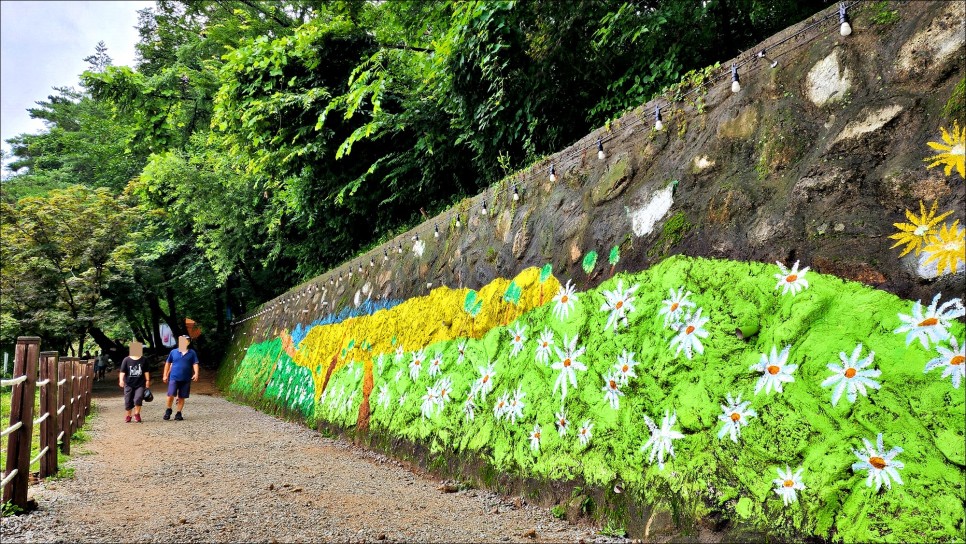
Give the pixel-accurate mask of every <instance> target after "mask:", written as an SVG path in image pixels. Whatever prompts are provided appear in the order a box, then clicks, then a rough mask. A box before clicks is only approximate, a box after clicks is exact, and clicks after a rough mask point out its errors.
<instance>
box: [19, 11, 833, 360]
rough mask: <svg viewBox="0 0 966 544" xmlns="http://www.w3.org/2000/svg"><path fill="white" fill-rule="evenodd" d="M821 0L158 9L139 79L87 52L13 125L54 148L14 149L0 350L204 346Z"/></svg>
mask: <svg viewBox="0 0 966 544" xmlns="http://www.w3.org/2000/svg"><path fill="white" fill-rule="evenodd" d="M823 4H824V2H819V1H818V0H811V1H798V0H767V1H765V0H709V1H707V2H693V1H692V0H660V1H658V0H636V1H630V0H628V1H618V0H574V1H572V2H559V1H556V0H532V1H528V2H518V1H514V0H503V1H484V0H471V1H466V2H458V3H456V2H450V1H448V0H400V1H393V2H371V1H365V0H330V1H324V0H304V1H283V2H275V1H267V0H225V1H218V2H184V1H172V0H161V1H158V2H156V4H155V6H154V7H152V8H149V9H145V10H142V11H140V12H139V22H138V32H139V37H140V38H139V42H138V43H137V44H136V49H137V55H138V58H137V62H136V63H135V65H134V66H114V65H113V64H112V61H111V58H110V55H109V49H108V47H107V46H106V45H105V44H104V43H103V42H102V43H99V44H98V46H97V47H96V48H95V51H94V53H93V54H91V55H90V56H88V57H86V58H85V60H86V61H87V62H88V64H89V69H88V70H87V71H86V72H84V73H83V74H82V75H81V77H80V82H79V83H80V87H79V88H74V87H61V88H57V89H55V91H56V94H53V95H51V96H50V97H48V98H47V100H46V101H39V102H37V107H35V108H32V109H30V110H29V112H30V115H31V116H33V117H35V118H39V119H42V120H44V121H45V124H46V127H47V130H46V131H44V132H43V133H41V134H36V135H31V134H22V135H19V136H16V137H15V138H13V139H11V140H10V143H11V145H12V152H13V155H14V160H13V161H12V162H11V163H10V166H9V168H10V170H11V171H12V175H11V176H10V177H9V179H8V180H6V181H5V182H4V183H3V185H2V200H3V206H4V220H3V228H4V231H3V236H4V249H3V252H4V254H3V257H4V259H3V263H2V266H3V272H4V274H3V276H4V280H3V283H2V286H3V294H4V297H3V301H2V302H0V315H2V321H0V325H2V326H0V337H2V338H0V340H2V341H3V342H10V341H11V340H12V338H13V335H15V334H26V333H31V334H41V335H44V336H50V337H53V338H56V339H57V341H58V342H62V343H64V344H65V345H68V344H71V343H73V344H76V343H77V342H78V341H79V340H80V341H82V339H83V338H85V337H86V336H87V335H91V337H92V338H93V339H94V340H95V341H97V342H98V343H99V344H101V346H102V348H106V346H107V345H108V344H109V343H110V342H111V341H112V340H113V339H125V338H137V339H139V340H142V341H145V342H147V343H148V344H150V345H153V346H156V345H157V341H158V340H157V333H156V331H157V328H158V324H159V323H160V322H162V321H164V322H167V323H168V324H169V325H170V326H172V328H174V329H175V330H176V331H179V332H180V331H181V330H182V329H183V327H184V324H183V319H184V317H185V316H186V315H188V316H190V317H192V318H193V319H194V320H195V321H198V322H199V323H201V324H202V328H203V329H204V330H206V331H208V334H207V338H209V339H210V340H214V342H213V344H217V343H218V342H220V341H224V340H225V339H226V338H227V335H228V334H229V331H228V326H227V320H228V319H230V316H231V315H234V314H239V313H242V312H245V311H246V310H248V309H249V308H251V307H252V306H254V305H256V304H258V303H260V302H262V301H264V300H266V299H268V298H270V297H273V296H275V295H277V294H279V293H280V292H282V291H284V290H286V289H287V288H288V287H289V286H291V285H294V284H296V283H298V282H300V281H302V280H304V279H306V278H308V277H312V276H314V275H317V274H319V273H321V272H323V271H325V270H327V269H329V268H331V267H332V266H334V265H337V264H339V263H340V262H343V261H344V260H346V259H348V258H350V257H352V256H353V255H355V254H357V253H358V252H360V251H362V250H365V249H367V248H369V247H372V246H373V245H375V244H378V243H379V242H380V241H382V240H385V239H387V238H389V237H391V236H393V235H395V234H397V233H399V232H402V231H403V230H405V229H407V228H409V227H410V226H412V225H413V224H414V223H416V222H417V221H419V220H420V219H421V217H422V215H423V214H425V213H433V212H437V211H439V210H442V209H444V208H445V207H447V206H450V205H452V204H453V203H455V202H457V201H459V200H460V199H462V198H465V197H466V196H468V195H472V194H475V193H477V192H479V191H480V190H481V189H483V188H485V187H487V186H488V185H490V184H491V183H493V182H494V181H496V180H498V179H500V178H501V177H503V176H505V175H506V174H507V173H509V172H511V171H514V170H516V169H519V168H521V167H523V166H525V165H527V164H529V163H532V162H534V161H536V160H538V159H539V158H540V157H542V156H545V155H547V154H549V153H553V152H555V151H557V150H559V149H562V148H563V147H565V146H567V145H569V144H570V143H571V142H573V141H575V140H577V139H578V138H580V137H581V136H583V135H584V134H586V133H587V132H589V131H590V130H592V129H594V128H595V127H597V126H600V125H602V124H604V123H605V122H607V121H608V120H609V119H612V118H614V117H616V116H618V115H620V114H621V113H622V112H624V111H625V110H627V109H629V108H633V107H635V106H638V105H640V104H641V103H643V102H645V101H646V100H648V99H649V98H651V97H653V96H654V95H656V94H658V93H660V92H661V91H662V89H665V88H667V87H668V86H670V85H672V84H674V83H675V82H677V81H678V80H679V79H680V78H681V77H682V75H684V74H685V73H687V72H688V71H691V70H695V69H700V68H702V67H704V66H707V65H709V64H712V63H714V62H716V61H720V60H721V59H723V58H728V57H730V56H732V55H734V54H736V53H738V52H740V51H741V50H742V49H743V48H745V47H748V46H750V45H752V44H754V43H755V42H757V41H759V40H761V39H763V38H764V37H766V36H768V35H770V34H771V33H773V32H775V31H777V30H779V29H781V28H783V27H785V26H787V25H789V24H792V23H794V22H796V21H798V20H800V19H802V18H804V17H806V16H808V15H810V14H811V13H814V12H815V11H817V10H818V9H821V8H822V7H824V6H823ZM8 244H9V245H8ZM31 270H36V271H39V272H40V273H38V274H31V273H29V271H31ZM179 322H180V324H179Z"/></svg>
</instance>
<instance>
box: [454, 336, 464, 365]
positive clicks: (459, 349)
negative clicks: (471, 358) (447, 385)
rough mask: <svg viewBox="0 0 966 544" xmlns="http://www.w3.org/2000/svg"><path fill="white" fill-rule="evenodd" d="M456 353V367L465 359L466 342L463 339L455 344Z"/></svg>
mask: <svg viewBox="0 0 966 544" xmlns="http://www.w3.org/2000/svg"><path fill="white" fill-rule="evenodd" d="M456 351H457V353H458V354H459V355H457V357H456V364H458V365H459V364H463V361H464V360H465V359H466V340H465V339H463V340H460V341H459V342H458V343H457V344H456Z"/></svg>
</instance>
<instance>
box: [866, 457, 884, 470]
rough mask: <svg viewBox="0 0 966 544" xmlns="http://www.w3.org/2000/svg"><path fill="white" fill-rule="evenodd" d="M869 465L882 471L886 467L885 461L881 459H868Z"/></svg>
mask: <svg viewBox="0 0 966 544" xmlns="http://www.w3.org/2000/svg"><path fill="white" fill-rule="evenodd" d="M869 464H870V465H872V466H874V467H875V468H877V469H879V470H882V469H884V468H885V467H886V461H885V459H883V458H881V457H869Z"/></svg>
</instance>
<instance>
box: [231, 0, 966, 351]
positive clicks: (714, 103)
mask: <svg viewBox="0 0 966 544" xmlns="http://www.w3.org/2000/svg"><path fill="white" fill-rule="evenodd" d="M963 6H964V4H963V3H958V2H915V3H910V4H903V5H901V6H900V7H899V16H900V17H899V19H898V21H897V22H894V23H892V24H888V25H880V24H876V23H873V22H872V19H871V17H872V15H874V10H872V9H868V10H862V9H853V10H852V12H853V13H852V18H853V28H854V30H855V31H854V33H853V34H852V35H851V36H849V37H841V36H839V34H838V33H837V32H834V29H833V28H832V26H834V24H833V23H835V22H836V21H837V20H836V19H835V13H834V12H835V6H833V7H831V8H829V10H826V12H823V13H819V14H817V15H816V16H814V17H813V18H812V19H811V20H809V21H803V22H802V23H800V24H798V25H796V26H794V27H791V28H789V29H788V30H786V31H784V32H783V33H781V34H778V35H776V36H774V37H772V38H770V39H769V40H766V42H764V43H763V44H759V46H756V48H755V49H754V50H755V51H757V50H760V49H762V48H767V47H768V46H769V44H771V43H776V42H778V41H780V40H782V39H784V38H786V37H790V36H792V35H793V34H795V32H797V31H798V30H800V29H802V28H804V27H806V26H807V25H809V24H811V23H813V22H814V21H817V20H819V19H821V18H822V17H826V16H829V18H828V19H827V21H826V22H824V23H822V24H818V25H813V26H812V27H811V29H810V30H808V31H807V32H806V33H804V34H802V35H801V36H799V37H795V38H793V39H791V40H789V41H788V42H786V43H785V44H783V45H781V46H777V47H776V48H773V49H768V51H769V52H771V53H772V55H774V57H775V58H777V59H778V60H779V62H780V64H779V65H778V67H777V68H774V69H772V68H770V67H769V66H768V64H767V63H764V62H752V63H749V64H747V65H746V66H745V67H743V68H742V84H743V86H742V89H741V91H740V92H739V93H732V92H731V90H730V88H728V86H727V85H725V84H715V85H712V86H711V87H710V88H709V89H706V91H707V92H706V94H704V93H703V92H699V93H698V94H697V95H696V96H699V97H700V101H701V103H702V104H703V109H702V111H701V112H698V111H696V110H695V109H694V108H693V107H690V106H688V105H683V106H681V109H680V110H676V111H674V112H669V114H668V116H667V119H666V123H665V125H666V128H665V130H664V131H661V132H657V131H654V130H652V127H651V125H650V119H649V117H648V115H647V113H646V112H650V111H653V104H647V105H645V106H643V107H642V108H641V111H633V112H630V113H628V114H626V115H625V116H624V117H622V118H620V119H618V120H616V121H614V122H613V123H611V125H610V126H609V127H608V128H607V129H601V130H599V131H597V132H595V133H592V134H589V135H588V136H586V137H585V138H584V139H582V140H581V141H578V142H576V143H575V144H574V145H572V146H571V147H569V148H567V149H564V150H561V151H560V153H558V154H557V155H555V156H553V157H549V158H548V159H546V160H545V161H541V162H540V163H536V164H534V165H533V166H532V167H530V168H527V169H525V170H523V171H520V172H518V173H516V174H514V175H512V176H510V177H508V178H507V179H505V180H503V181H501V182H499V183H497V184H496V185H494V186H492V187H491V188H489V189H488V190H487V191H486V192H485V193H484V194H481V195H478V196H477V197H474V198H471V199H467V200H464V201H463V202H461V203H459V204H457V205H456V206H454V207H453V208H452V209H450V210H448V211H446V212H445V213H443V214H441V215H440V216H437V217H434V218H431V219H430V220H428V221H427V222H426V223H424V224H423V225H420V226H419V227H417V228H415V229H414V230H413V231H411V232H407V233H405V234H402V235H400V236H399V237H397V238H396V239H393V240H391V241H389V242H387V243H386V244H385V246H383V247H377V248H374V249H373V250H371V251H370V252H369V253H368V254H365V255H361V256H359V257H357V258H356V259H355V260H353V261H352V262H349V263H346V265H345V266H343V267H340V268H339V269H335V270H332V271H331V272H330V273H328V274H326V275H323V276H320V277H318V278H316V279H314V280H312V281H311V282H308V283H307V284H305V285H303V286H300V287H299V288H297V289H295V290H293V291H292V293H291V294H288V295H283V296H282V297H279V300H278V301H271V302H269V303H267V304H266V305H265V307H264V308H265V309H264V310H263V313H261V314H259V316H258V319H257V320H254V319H253V320H250V321H249V322H248V323H251V322H252V321H257V322H258V325H257V328H258V329H259V331H260V334H261V335H264V334H272V332H273V331H275V330H279V329H283V328H288V329H291V328H292V327H294V326H295V325H296V324H299V323H301V324H303V325H304V324H307V323H310V322H312V321H313V320H315V319H317V318H318V317H320V316H323V315H327V314H329V313H331V312H334V311H338V310H340V309H342V308H345V307H348V306H352V304H353V302H354V300H353V298H354V297H353V295H354V294H355V293H356V292H357V291H360V289H361V288H362V286H363V285H365V284H366V283H367V282H371V283H372V285H373V290H372V294H371V295H370V296H371V298H373V299H377V300H378V299H386V298H391V299H405V298H408V297H410V296H413V295H417V294H425V292H426V289H427V288H426V285H427V284H431V285H434V286H439V285H446V286H450V287H469V288H479V287H480V286H482V285H486V284H487V283H489V282H490V281H492V280H493V279H494V278H496V277H512V276H513V275H514V274H516V273H517V272H518V271H520V270H522V269H524V268H526V267H528V266H542V265H544V264H546V263H550V264H552V266H553V271H554V275H556V276H557V277H560V278H573V279H574V280H575V281H579V282H580V283H581V285H582V286H586V287H591V286H593V285H596V284H597V283H599V282H600V281H601V280H602V278H601V277H594V276H591V277H587V276H586V274H585V273H584V271H583V270H582V269H581V266H580V265H581V261H582V257H583V256H584V255H585V254H587V253H589V252H590V251H596V252H597V253H598V254H599V255H606V254H607V253H608V252H609V251H610V250H611V248H613V247H619V249H620V254H621V260H620V263H619V264H617V266H616V270H615V271H621V270H630V271H637V270H643V269H645V268H647V267H649V266H651V265H653V264H655V263H656V262H658V261H659V260H660V259H662V258H664V257H666V256H668V255H671V254H675V253H684V254H688V255H693V256H712V257H727V258H731V259H744V260H760V261H767V262H774V261H783V262H785V261H794V260H800V261H801V262H802V263H803V266H804V265H812V266H813V269H817V270H818V271H820V272H821V271H828V272H831V273H837V274H842V275H844V277H847V278H851V279H858V280H859V281H863V280H862V278H867V279H869V281H870V282H871V283H872V284H873V285H875V286H877V287H879V288H881V289H886V290H888V291H891V292H893V293H896V294H898V295H900V296H903V297H906V298H910V299H917V298H920V299H924V298H927V297H929V296H931V293H933V292H934V291H937V290H941V291H943V292H944V293H946V292H948V293H949V294H950V295H955V296H963V294H964V287H963V284H964V282H963V281H962V275H961V274H960V275H950V274H948V273H945V274H943V275H939V276H938V277H937V271H936V270H935V263H932V268H930V267H929V266H925V267H924V266H922V263H921V262H919V261H915V262H911V263H906V264H903V261H901V260H900V258H899V251H900V248H897V249H893V248H892V246H893V244H894V240H891V239H890V238H889V236H890V235H892V234H893V233H895V232H896V231H897V229H896V227H894V226H893V224H894V223H904V222H906V221H907V219H906V217H905V211H906V210H910V211H912V212H916V211H917V210H918V209H919V206H918V204H919V201H920V200H923V201H924V202H925V205H926V206H927V207H928V206H930V205H931V203H932V202H933V201H936V202H938V210H939V211H940V213H941V212H942V211H949V210H952V211H953V213H952V215H951V216H949V217H948V218H947V220H948V222H949V223H951V222H952V221H954V220H956V219H959V220H960V223H961V224H962V223H966V217H964V212H963V210H964V208H966V198H964V192H966V191H964V187H966V185H964V181H963V179H961V178H960V177H959V175H958V173H957V172H956V171H955V169H953V172H952V173H951V175H949V176H945V175H943V173H942V170H943V169H942V168H934V169H931V170H929V169H927V168H926V163H924V162H923V160H924V159H925V158H927V157H931V156H933V154H934V153H935V152H936V151H934V150H933V149H931V148H930V147H929V145H928V142H939V143H943V141H942V133H941V130H942V129H943V128H945V129H946V130H949V131H951V130H952V125H953V122H954V121H956V119H950V118H945V117H943V116H942V113H941V112H942V111H944V106H946V104H947V102H948V101H949V100H950V97H951V96H953V92H954V88H955V86H956V85H957V84H961V82H962V81H963V74H964V64H966V61H964V49H966V45H964V35H966V34H964V32H963V19H964V13H963V12H964V7H963ZM736 60H737V59H736ZM729 63H730V61H729V62H722V65H728V64H729ZM954 110H955V109H954ZM956 111H959V112H960V113H959V114H958V115H960V116H962V113H961V112H962V111H963V108H959V109H958V110H956ZM958 121H959V123H960V125H966V119H958ZM598 138H601V140H602V142H604V145H605V147H606V156H605V158H604V159H603V160H600V159H598V157H597V149H596V147H597V146H596V141H597V139H598ZM960 160H962V159H960ZM550 164H554V165H555V169H556V175H557V178H556V180H555V181H553V182H551V181H550V180H549V179H548V175H547V172H548V171H549V167H550ZM672 185H673V186H674V187H673V189H672ZM515 188H516V189H517V191H516V193H517V199H516V200H515V199H514V198H513V196H514V193H515V191H514V189H515ZM484 201H485V202H486V206H487V215H485V216H484V215H482V213H481V211H482V208H483V202H484ZM672 216H676V217H677V221H679V222H680V223H681V224H682V225H685V226H687V228H686V229H683V230H681V231H677V230H676V227H675V228H668V227H667V226H666V225H665V224H664V223H665V221H667V220H668V219H669V218H670V217H672ZM436 225H439V230H440V236H439V237H438V238H436V237H434V236H433V234H434V229H435V227H436ZM939 226H940V225H937V228H938V227H939ZM667 230H671V231H674V232H670V233H669V232H665V231H667ZM417 235H418V236H419V238H418V240H419V242H414V238H413V237H414V236H417ZM370 259H372V262H373V263H374V266H369V263H370ZM360 263H361V264H363V273H362V274H358V273H356V274H354V275H352V276H349V275H348V274H347V273H346V272H347V271H357V268H358V264H360ZM859 270H861V271H862V272H861V273H859V272H855V273H853V272H849V271H859ZM959 270H962V264H961V263H960V266H959ZM302 291H310V292H312V293H313V294H315V295H320V294H321V295H322V296H321V297H316V298H314V299H308V297H305V298H303V299H302V301H301V302H300V301H298V300H297V299H295V298H294V295H297V294H298V293H300V292H302ZM289 298H292V300H288V301H286V302H287V303H286V304H278V302H279V301H281V300H284V299H289ZM305 300H309V301H310V302H308V303H307V304H306V303H305V302H304V301H305ZM286 306H287V307H288V310H285V309H284V308H285V307H286ZM302 310H308V311H302ZM254 328H256V326H253V327H252V329H254Z"/></svg>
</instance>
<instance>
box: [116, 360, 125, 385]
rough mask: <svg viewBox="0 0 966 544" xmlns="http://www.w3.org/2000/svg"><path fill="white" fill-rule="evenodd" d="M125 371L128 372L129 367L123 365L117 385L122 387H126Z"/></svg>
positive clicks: (118, 375)
mask: <svg viewBox="0 0 966 544" xmlns="http://www.w3.org/2000/svg"><path fill="white" fill-rule="evenodd" d="M125 370H127V366H125V365H124V363H121V371H120V372H118V374H117V384H118V385H119V386H121V387H124V376H125V373H124V371H125Z"/></svg>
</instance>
